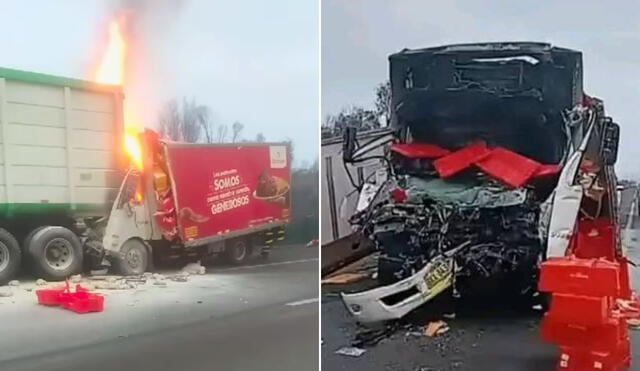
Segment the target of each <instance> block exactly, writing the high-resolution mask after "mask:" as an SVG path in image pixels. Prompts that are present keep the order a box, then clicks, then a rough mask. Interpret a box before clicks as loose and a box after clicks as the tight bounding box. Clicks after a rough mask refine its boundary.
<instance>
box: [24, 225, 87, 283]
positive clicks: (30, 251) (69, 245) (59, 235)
mask: <svg viewBox="0 0 640 371" xmlns="http://www.w3.org/2000/svg"><path fill="white" fill-rule="evenodd" d="M24 248H25V250H26V251H27V255H28V257H29V261H30V263H31V269H32V270H33V272H34V274H36V276H37V277H39V278H44V279H46V280H51V281H60V280H64V279H65V278H68V277H69V276H71V275H74V274H76V273H79V272H80V271H81V270H82V244H81V243H80V239H79V238H78V236H76V235H75V234H74V233H73V232H72V231H70V230H69V229H67V228H64V227H59V226H50V227H40V228H38V229H36V230H35V231H33V232H32V233H29V236H27V239H26V241H25V246H24Z"/></svg>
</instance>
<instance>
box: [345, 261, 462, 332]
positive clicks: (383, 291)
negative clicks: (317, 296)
mask: <svg viewBox="0 0 640 371" xmlns="http://www.w3.org/2000/svg"><path fill="white" fill-rule="evenodd" d="M453 273H454V261H453V258H437V259H434V260H433V261H432V262H430V263H428V264H427V265H426V266H425V267H424V268H422V269H421V270H420V271H418V272H417V273H416V274H414V275H413V276H411V277H408V278H405V279H404V280H402V281H398V282H396V283H394V284H391V285H388V286H382V287H377V288H375V289H372V290H368V291H363V292H359V293H354V294H345V293H342V294H341V295H342V301H343V302H344V303H345V305H346V306H347V310H348V311H349V313H351V314H352V315H353V316H354V317H355V318H356V320H357V321H359V322H362V323H369V322H378V321H385V320H391V319H398V318H401V317H403V316H405V315H406V314H407V313H409V312H411V311H412V310H414V309H416V308H418V307H419V306H421V305H422V304H424V303H426V302H428V301H429V300H431V299H433V298H434V297H435V296H436V295H438V294H440V293H441V292H443V291H444V290H446V289H447V288H449V287H451V286H452V285H453Z"/></svg>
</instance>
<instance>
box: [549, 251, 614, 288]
mask: <svg viewBox="0 0 640 371" xmlns="http://www.w3.org/2000/svg"><path fill="white" fill-rule="evenodd" d="M619 270H620V265H619V264H618V263H615V262H610V261H607V260H603V259H576V258H575V257H572V258H564V257H563V258H550V259H549V260H547V261H545V262H543V263H542V268H541V270H540V280H539V281H538V289H539V290H540V291H543V292H552V293H554V294H555V293H558V294H575V295H589V296H617V294H618V292H619V291H620V281H619Z"/></svg>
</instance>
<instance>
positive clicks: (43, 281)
mask: <svg viewBox="0 0 640 371" xmlns="http://www.w3.org/2000/svg"><path fill="white" fill-rule="evenodd" d="M46 284H47V281H45V280H43V279H42V278H38V280H37V281H36V286H44V285H46Z"/></svg>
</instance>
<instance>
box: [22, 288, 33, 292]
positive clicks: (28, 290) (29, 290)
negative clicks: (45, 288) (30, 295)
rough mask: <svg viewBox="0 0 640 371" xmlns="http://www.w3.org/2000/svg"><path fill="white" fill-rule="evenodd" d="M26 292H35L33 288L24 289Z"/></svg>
mask: <svg viewBox="0 0 640 371" xmlns="http://www.w3.org/2000/svg"><path fill="white" fill-rule="evenodd" d="M24 290H25V291H26V292H31V291H33V289H32V288H31V287H27V288H26V289H24Z"/></svg>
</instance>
